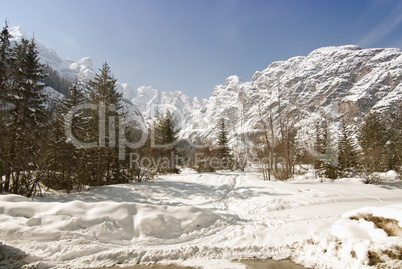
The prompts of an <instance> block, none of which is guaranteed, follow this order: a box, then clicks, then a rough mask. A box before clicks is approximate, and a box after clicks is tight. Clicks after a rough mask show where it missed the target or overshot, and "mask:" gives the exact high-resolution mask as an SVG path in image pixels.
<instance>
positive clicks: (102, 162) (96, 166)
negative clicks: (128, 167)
mask: <svg viewBox="0 0 402 269" xmlns="http://www.w3.org/2000/svg"><path fill="white" fill-rule="evenodd" d="M99 71H100V73H99V74H96V76H95V78H94V79H93V80H91V81H89V82H88V85H87V91H88V93H89V102H90V103H91V104H93V105H94V106H97V107H98V109H97V110H96V111H92V112H93V113H92V114H91V121H90V129H91V132H90V133H91V137H90V139H92V140H96V141H97V144H98V147H97V148H95V149H92V153H91V155H92V160H93V162H92V164H93V165H92V171H93V182H92V184H94V185H103V184H110V183H112V181H113V183H117V182H121V180H122V174H121V173H120V167H119V162H116V158H118V151H117V147H116V141H111V140H110V138H112V140H113V137H109V134H116V133H117V132H118V128H117V124H115V126H113V125H112V123H113V122H110V119H111V118H112V119H114V120H115V122H114V123H116V120H117V119H118V117H121V116H123V113H122V112H121V108H122V105H121V100H122V94H121V93H119V92H117V89H116V82H117V80H116V79H115V78H114V77H113V75H112V72H111V69H110V67H109V65H108V64H107V63H106V62H105V63H104V64H103V65H102V68H101V69H100V70H99ZM106 145H108V147H107V148H106ZM112 166H114V167H112ZM116 166H117V167H116ZM112 168H114V169H112ZM104 179H105V181H104Z"/></svg>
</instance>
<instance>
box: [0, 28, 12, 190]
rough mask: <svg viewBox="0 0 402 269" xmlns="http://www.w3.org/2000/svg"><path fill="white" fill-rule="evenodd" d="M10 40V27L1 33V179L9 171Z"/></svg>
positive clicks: (1, 185) (1, 187)
mask: <svg viewBox="0 0 402 269" xmlns="http://www.w3.org/2000/svg"><path fill="white" fill-rule="evenodd" d="M10 38H11V35H10V33H9V31H8V25H7V21H6V25H5V26H4V27H3V30H2V31H1V33H0V137H1V139H0V178H1V177H2V176H3V175H4V173H6V171H7V170H8V169H7V167H6V160H5V154H6V145H7V144H8V143H9V141H7V135H6V128H7V121H8V115H7V113H6V109H7V100H8V97H9V90H10V87H9V83H10V79H9V71H10V66H9V63H10ZM1 192H3V184H2V183H0V193H1Z"/></svg>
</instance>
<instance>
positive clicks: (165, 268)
mask: <svg viewBox="0 0 402 269" xmlns="http://www.w3.org/2000/svg"><path fill="white" fill-rule="evenodd" d="M238 263H242V264H244V265H246V268H247V269H267V268H268V269H304V268H306V267H304V266H302V265H299V264H296V263H294V262H292V261H291V260H279V261H276V260H244V261H239V262H238ZM122 268H123V269H147V268H154V269H195V268H198V267H188V266H180V265H175V264H169V265H162V264H154V265H140V264H138V265H135V266H130V267H110V269H122ZM99 269H100V268H99Z"/></svg>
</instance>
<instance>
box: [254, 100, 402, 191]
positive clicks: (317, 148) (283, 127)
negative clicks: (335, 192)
mask: <svg viewBox="0 0 402 269" xmlns="http://www.w3.org/2000/svg"><path fill="white" fill-rule="evenodd" d="M278 111H279V112H278ZM278 111H277V112H276V113H270V111H269V112H268V113H260V114H261V116H260V127H261V130H262V131H260V132H258V133H255V134H254V136H253V141H254V145H255V147H254V156H256V158H255V159H254V163H257V164H258V165H259V170H260V172H261V174H262V176H263V178H264V180H271V179H276V180H287V179H289V178H291V177H292V176H293V175H294V174H295V173H298V172H299V171H298V170H297V169H296V167H297V166H298V165H299V167H300V166H301V165H303V164H310V165H313V166H314V168H315V171H316V174H317V176H318V177H327V178H331V179H336V178H340V177H352V176H359V177H363V178H365V180H366V182H367V183H371V182H373V181H375V180H376V179H377V178H376V176H375V172H385V171H388V170H395V171H397V172H399V173H401V172H402V171H401V170H402V105H399V106H398V107H396V108H395V109H394V111H393V112H392V113H388V114H380V113H376V112H372V113H368V114H367V115H366V116H365V117H364V118H363V119H362V122H361V123H360V124H359V126H360V127H359V128H358V129H357V130H354V131H352V130H351V129H350V128H351V126H348V125H347V124H346V123H345V122H344V121H342V120H340V122H339V119H331V120H329V119H328V118H326V117H322V118H320V119H319V120H317V121H316V123H315V127H314V133H313V135H311V134H310V137H308V139H310V140H312V141H313V143H312V144H313V145H312V147H311V149H309V148H306V147H305V146H303V145H302V143H300V141H299V140H298V139H300V138H301V137H302V136H301V135H299V134H298V133H299V131H300V130H298V129H297V128H296V127H295V123H296V121H297V120H298V117H297V116H295V115H292V114H291V113H284V109H282V112H281V110H279V109H278ZM274 115H275V117H276V118H275V120H274V119H273V117H274ZM310 144H311V143H310Z"/></svg>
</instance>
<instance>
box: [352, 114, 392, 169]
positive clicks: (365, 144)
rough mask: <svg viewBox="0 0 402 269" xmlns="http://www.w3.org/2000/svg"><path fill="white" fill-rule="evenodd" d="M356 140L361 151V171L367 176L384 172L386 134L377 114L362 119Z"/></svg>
mask: <svg viewBox="0 0 402 269" xmlns="http://www.w3.org/2000/svg"><path fill="white" fill-rule="evenodd" d="M358 139H359V143H360V147H361V149H362V152H361V154H360V164H361V165H362V167H363V169H364V170H365V171H366V172H367V173H368V174H371V173H372V172H380V171H384V169H385V168H386V154H385V152H386V143H387V134H386V125H385V123H384V121H383V120H382V119H381V117H380V115H379V114H377V113H370V114H368V115H367V116H366V117H365V118H364V122H363V123H362V125H361V127H360V130H359V136H358Z"/></svg>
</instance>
